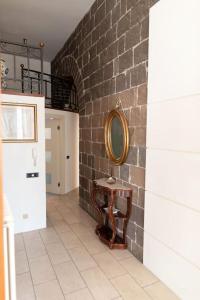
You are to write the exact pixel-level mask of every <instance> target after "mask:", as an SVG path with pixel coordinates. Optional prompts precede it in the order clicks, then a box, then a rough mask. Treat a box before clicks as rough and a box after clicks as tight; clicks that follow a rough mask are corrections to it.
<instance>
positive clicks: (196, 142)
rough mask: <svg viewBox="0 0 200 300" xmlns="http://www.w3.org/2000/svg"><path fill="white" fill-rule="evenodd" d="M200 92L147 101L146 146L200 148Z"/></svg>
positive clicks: (197, 150)
mask: <svg viewBox="0 0 200 300" xmlns="http://www.w3.org/2000/svg"><path fill="white" fill-rule="evenodd" d="M199 116H200V95H196V96H187V97H182V98H177V99H172V100H170V101H164V102H154V103H151V104H149V105H148V118H147V147H151V148H161V149H170V150H178V151H195V152H200V122H199V119H200V117H199Z"/></svg>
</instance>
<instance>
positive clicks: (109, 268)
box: [93, 252, 127, 279]
mask: <svg viewBox="0 0 200 300" xmlns="http://www.w3.org/2000/svg"><path fill="white" fill-rule="evenodd" d="M93 257H94V259H95V261H96V262H97V264H98V265H99V267H100V268H101V269H102V271H103V272H104V274H105V275H106V277H107V278H109V279H110V278H113V277H116V276H119V275H123V274H126V273H127V272H126V271H125V270H124V268H123V267H122V266H121V265H120V264H119V263H118V261H116V260H115V259H114V257H113V256H112V255H111V254H110V253H109V252H103V253H100V254H96V255H94V256H93Z"/></svg>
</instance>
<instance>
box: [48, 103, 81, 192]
mask: <svg viewBox="0 0 200 300" xmlns="http://www.w3.org/2000/svg"><path fill="white" fill-rule="evenodd" d="M45 111H46V117H50V116H51V117H55V118H59V119H60V120H61V148H62V149H61V166H63V168H62V169H61V177H62V178H61V189H60V192H61V193H62V194H65V193H68V192H70V191H72V190H73V189H75V188H78V186H79V114H77V113H73V112H69V111H59V110H54V109H45ZM67 155H69V156H70V159H66V156H67Z"/></svg>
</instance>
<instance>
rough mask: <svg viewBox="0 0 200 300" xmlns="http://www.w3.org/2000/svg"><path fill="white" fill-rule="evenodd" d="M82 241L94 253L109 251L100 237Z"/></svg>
mask: <svg viewBox="0 0 200 300" xmlns="http://www.w3.org/2000/svg"><path fill="white" fill-rule="evenodd" d="M82 243H83V244H84V246H85V247H86V248H87V250H88V252H89V253H90V254H92V255H94V254H98V253H102V252H105V251H108V247H107V246H106V245H104V244H103V243H102V242H101V241H100V240H99V238H98V237H92V238H90V239H85V240H82Z"/></svg>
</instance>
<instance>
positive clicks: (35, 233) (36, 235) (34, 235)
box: [23, 230, 40, 243]
mask: <svg viewBox="0 0 200 300" xmlns="http://www.w3.org/2000/svg"><path fill="white" fill-rule="evenodd" d="M23 237H24V242H25V243H26V242H30V241H33V240H38V239H40V231H39V230H32V231H28V232H24V233H23Z"/></svg>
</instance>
